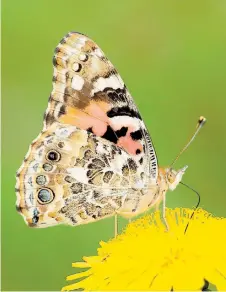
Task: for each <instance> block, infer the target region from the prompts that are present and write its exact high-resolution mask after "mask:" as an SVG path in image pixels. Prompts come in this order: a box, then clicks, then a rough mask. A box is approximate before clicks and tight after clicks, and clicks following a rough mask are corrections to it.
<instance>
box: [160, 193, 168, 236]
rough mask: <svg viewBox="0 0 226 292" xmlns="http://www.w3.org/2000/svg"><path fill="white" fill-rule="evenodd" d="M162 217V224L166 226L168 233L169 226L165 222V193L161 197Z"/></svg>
mask: <svg viewBox="0 0 226 292" xmlns="http://www.w3.org/2000/svg"><path fill="white" fill-rule="evenodd" d="M162 203H163V204H162V214H163V215H162V216H163V220H164V223H165V225H166V231H169V225H168V223H167V220H166V192H164V194H163V196H162Z"/></svg>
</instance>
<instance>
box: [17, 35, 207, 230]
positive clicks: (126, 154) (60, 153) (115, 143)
mask: <svg viewBox="0 0 226 292" xmlns="http://www.w3.org/2000/svg"><path fill="white" fill-rule="evenodd" d="M53 66H54V73H53V89H52V92H51V95H50V97H49V102H48V106H47V109H46V112H45V114H44V122H43V129H42V131H41V133H40V134H39V135H38V137H37V138H36V139H35V140H34V141H33V142H32V144H31V145H30V148H29V151H28V153H27V154H26V156H25V159H24V161H23V163H22V165H21V167H20V168H19V170H18V172H17V175H16V177H17V182H16V194H17V202H16V207H17V210H18V211H19V212H20V213H21V214H22V215H23V217H24V220H25V222H26V223H27V224H28V225H29V226H31V227H48V226H53V225H57V224H60V223H64V224H69V225H79V224H85V223H90V222H93V221H96V220H99V219H102V218H106V217H109V216H114V215H116V214H119V215H121V216H124V217H127V218H130V217H133V216H136V215H138V214H140V213H143V212H144V211H145V210H147V209H149V208H151V207H153V206H158V205H159V204H160V202H162V201H163V207H164V206H165V194H166V192H167V190H168V189H171V190H173V189H175V188H176V186H177V185H178V183H179V182H180V181H181V179H182V176H183V174H184V173H185V170H186V168H187V167H184V168H182V169H180V170H178V171H175V170H173V169H172V168H171V167H169V168H159V167H158V162H157V156H156V153H155V149H154V146H153V143H152V140H151V137H150V135H149V132H148V130H147V128H146V126H145V124H144V121H143V120H142V118H141V115H140V113H139V111H138V109H137V107H136V105H135V103H134V101H133V98H132V97H131V95H130V93H129V91H128V89H127V87H126V85H125V84H124V82H123V80H122V79H121V77H120V75H119V74H118V72H117V71H116V69H115V67H114V66H113V65H112V63H111V62H110V61H109V60H108V58H107V57H106V56H105V55H104V53H103V52H102V51H101V49H100V48H99V47H98V46H97V44H96V43H95V42H93V41H92V40H91V39H89V38H88V37H87V36H85V35H83V34H80V33H77V32H70V33H68V34H67V35H66V36H65V37H64V38H63V39H62V40H61V41H60V43H59V45H58V46H57V47H56V49H55V54H54V57H53ZM199 124H202V121H201V122H200V123H199ZM163 210H164V208H163Z"/></svg>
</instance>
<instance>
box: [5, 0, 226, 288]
mask: <svg viewBox="0 0 226 292" xmlns="http://www.w3.org/2000/svg"><path fill="white" fill-rule="evenodd" d="M225 27H226V1H224V0H222V1H220V0H218V1H215V0H212V1H210V0H200V1H196V0H190V1H180V0H178V1H172V0H165V1H162V0H151V1H145V0H139V1H131V0H124V1H120V0H114V1H106V0H95V1H92V0H86V1H76V0H66V1H59V0H54V1H53V0H49V1H45V0H39V1H37V0H36V1H30V0H20V1H13V0H3V1H2V118H3V123H2V125H3V128H2V290H7V291H9V290H25V291H27V290H29V291H32V290H36V291H37V290H60V289H61V287H62V286H63V285H65V284H66V282H65V277H66V275H68V274H70V273H73V272H74V271H75V269H72V268H71V263H72V262H75V261H81V259H82V256H89V255H95V254H96V249H97V248H98V246H99V241H100V240H108V239H110V238H111V237H113V234H114V220H113V218H110V219H106V220H102V221H99V222H96V223H93V224H89V225H85V226H78V227H74V228H72V227H68V226H58V227H52V228H47V229H39V230H38V229H31V228H28V227H27V226H26V225H25V223H24V221H23V219H22V217H21V216H20V215H19V214H18V213H17V212H16V210H15V201H16V197H15V193H14V185H15V173H16V171H17V169H18V168H19V166H20V165H21V163H22V160H23V157H24V155H25V154H26V152H27V150H28V146H29V144H30V143H31V142H32V140H33V139H34V138H35V137H36V136H37V135H38V133H39V132H40V130H41V128H42V118H43V113H44V111H45V109H46V107H47V101H48V97H49V94H50V91H51V88H52V84H51V80H52V72H53V69H52V56H53V51H54V48H55V47H56V46H57V44H58V42H59V41H60V40H61V38H62V37H63V36H64V35H65V34H66V33H67V32H69V31H79V32H82V33H84V34H86V35H88V36H89V37H90V38H92V39H93V40H95V41H96V42H97V43H98V44H99V46H100V47H101V48H102V50H103V51H104V52H105V53H106V55H107V56H108V57H109V59H110V60H111V61H112V63H113V64H114V65H115V66H116V68H117V69H118V71H119V72H120V74H121V76H122V78H123V79H124V81H125V83H126V84H127V87H128V88H129V90H130V92H131V94H132V96H133V97H134V99H135V102H136V104H137V105H138V108H139V110H140V112H141V115H142V117H143V119H144V121H145V123H146V125H147V127H148V129H149V130H150V133H151V137H152V139H153V141H154V145H155V148H156V151H157V154H158V161H159V164H160V165H162V166H165V165H168V164H170V163H171V162H172V160H173V159H174V158H175V156H176V155H177V154H178V152H179V150H180V149H181V147H182V146H184V144H185V142H186V141H187V139H188V137H189V136H190V135H191V134H192V132H193V130H194V128H195V125H196V122H197V120H198V118H199V116H200V115H204V116H205V117H206V118H207V124H206V126H205V127H204V129H203V130H202V131H201V132H200V134H199V135H198V137H197V139H196V140H195V142H194V143H193V144H192V145H191V146H190V148H189V149H188V150H187V151H186V152H185V153H184V154H183V156H181V158H180V159H179V160H178V162H177V164H176V166H175V167H176V168H179V167H182V166H184V165H186V164H188V165H189V168H188V170H187V173H186V175H185V176H184V182H186V183H187V184H189V185H190V186H192V187H193V188H195V189H196V190H197V191H199V193H200V195H201V207H203V208H205V209H206V210H208V211H209V212H211V213H213V214H214V215H217V216H226V193H225V157H226V135H225V134H226V86H225V85H226V82H225V77H226V30H225ZM196 203H197V197H196V195H195V194H194V193H193V192H191V191H190V190H188V189H186V188H185V187H183V186H179V187H178V188H177V189H176V190H175V191H174V192H168V194H167V206H168V207H176V206H181V207H191V208H192V207H193V206H194V205H195V204H196ZM126 222H127V221H126V220H124V219H120V228H121V229H122V228H123V227H124V226H125V224H126ZM222 232H224V236H225V230H223V231H222ZM208 236H211V234H209V235H207V238H206V239H208Z"/></svg>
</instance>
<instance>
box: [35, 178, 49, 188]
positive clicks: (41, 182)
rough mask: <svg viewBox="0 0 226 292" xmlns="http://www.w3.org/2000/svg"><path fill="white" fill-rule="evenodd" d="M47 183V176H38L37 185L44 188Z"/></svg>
mask: <svg viewBox="0 0 226 292" xmlns="http://www.w3.org/2000/svg"><path fill="white" fill-rule="evenodd" d="M46 182H47V179H46V176H45V175H38V176H37V177H36V183H37V184H38V185H40V186H44V185H45V184H46Z"/></svg>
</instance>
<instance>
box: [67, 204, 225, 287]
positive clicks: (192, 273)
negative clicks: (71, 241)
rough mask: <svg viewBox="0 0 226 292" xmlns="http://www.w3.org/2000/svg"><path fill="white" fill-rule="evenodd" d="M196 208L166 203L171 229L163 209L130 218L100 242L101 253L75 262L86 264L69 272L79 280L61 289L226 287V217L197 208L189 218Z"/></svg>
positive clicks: (99, 250)
mask: <svg viewBox="0 0 226 292" xmlns="http://www.w3.org/2000/svg"><path fill="white" fill-rule="evenodd" d="M193 212H194V211H193V210H191V209H179V208H177V209H174V210H172V209H166V218H167V222H168V225H169V231H168V232H166V230H165V225H164V224H163V223H162V220H161V216H160V213H159V212H155V213H153V214H151V215H146V216H144V217H142V218H140V219H138V220H136V221H134V222H132V223H130V224H129V225H128V226H127V228H126V229H125V231H124V232H123V233H122V234H121V235H118V236H117V237H116V238H115V239H112V240H110V241H109V242H107V243H106V242H100V248H98V255H97V256H91V257H84V258H83V260H84V262H80V263H78V262H77V263H73V264H72V266H73V267H77V268H87V269H86V270H85V271H83V272H80V273H77V274H74V275H71V276H68V277H67V280H76V281H77V282H76V283H73V284H71V285H68V286H65V287H63V289H62V291H70V290H77V289H82V290H85V291H93V290H99V291H100V290H102V291H106V290H149V291H150V290H155V291H157V290H165V291H172V290H173V291H177V290H201V289H202V287H204V286H206V283H208V282H209V283H212V284H213V285H215V286H216V288H217V289H218V290H226V218H216V217H214V216H212V215H211V214H209V213H208V212H206V211H205V210H203V209H197V210H196V211H195V213H194V216H193V217H192V219H191V215H192V213H193ZM188 223H189V225H188V228H187V229H186V226H187V224H188ZM185 230H186V232H185Z"/></svg>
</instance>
